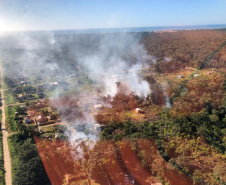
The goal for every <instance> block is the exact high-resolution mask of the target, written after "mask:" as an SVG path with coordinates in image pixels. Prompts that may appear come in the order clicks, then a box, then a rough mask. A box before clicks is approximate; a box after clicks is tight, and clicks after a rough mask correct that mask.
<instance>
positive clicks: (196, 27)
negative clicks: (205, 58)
mask: <svg viewBox="0 0 226 185" xmlns="http://www.w3.org/2000/svg"><path fill="white" fill-rule="evenodd" d="M222 28H226V24H215V25H190V26H158V27H131V28H99V29H68V30H49V31H24V32H7V33H6V35H11V34H18V33H29V34H46V33H47V32H53V33H54V34H92V33H121V32H123V33H125V32H154V31H164V30H200V29H222Z"/></svg>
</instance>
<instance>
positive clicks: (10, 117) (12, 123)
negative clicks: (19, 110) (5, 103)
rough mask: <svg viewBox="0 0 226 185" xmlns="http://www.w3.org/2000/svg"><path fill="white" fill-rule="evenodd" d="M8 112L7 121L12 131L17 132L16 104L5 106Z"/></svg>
mask: <svg viewBox="0 0 226 185" xmlns="http://www.w3.org/2000/svg"><path fill="white" fill-rule="evenodd" d="M5 112H6V122H7V124H8V126H9V129H10V131H12V132H15V131H16V129H17V124H18V123H17V121H16V120H14V117H15V112H16V106H9V107H6V108H5Z"/></svg>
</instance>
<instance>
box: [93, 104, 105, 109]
mask: <svg viewBox="0 0 226 185" xmlns="http://www.w3.org/2000/svg"><path fill="white" fill-rule="evenodd" d="M102 108H103V105H102V104H97V105H94V109H95V110H100V109H102Z"/></svg>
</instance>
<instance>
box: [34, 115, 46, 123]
mask: <svg viewBox="0 0 226 185" xmlns="http://www.w3.org/2000/svg"><path fill="white" fill-rule="evenodd" d="M36 120H37V121H38V122H39V123H44V122H47V121H48V119H47V118H46V117H45V116H44V115H38V116H37V117H36Z"/></svg>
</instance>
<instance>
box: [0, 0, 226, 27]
mask: <svg viewBox="0 0 226 185" xmlns="http://www.w3.org/2000/svg"><path fill="white" fill-rule="evenodd" d="M205 24H226V0H0V31H6V30H11V31H12V30H54V29H87V28H115V27H149V26H180V25H205Z"/></svg>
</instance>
